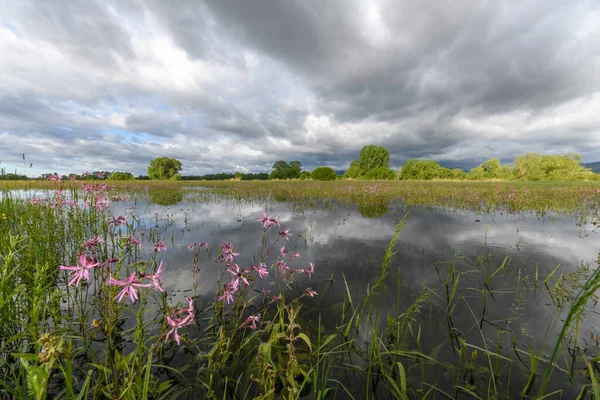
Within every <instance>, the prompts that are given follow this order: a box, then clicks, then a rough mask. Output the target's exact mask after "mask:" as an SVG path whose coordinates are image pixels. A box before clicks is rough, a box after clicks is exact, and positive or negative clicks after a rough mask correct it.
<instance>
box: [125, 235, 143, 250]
mask: <svg viewBox="0 0 600 400" xmlns="http://www.w3.org/2000/svg"><path fill="white" fill-rule="evenodd" d="M127 241H128V243H127V244H128V245H129V246H133V245H135V246H137V247H139V248H140V249H141V248H142V242H140V241H139V240H137V239H136V238H135V236H133V235H129V237H128V238H127Z"/></svg>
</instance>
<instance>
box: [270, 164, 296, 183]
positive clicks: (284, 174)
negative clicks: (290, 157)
mask: <svg viewBox="0 0 600 400" xmlns="http://www.w3.org/2000/svg"><path fill="white" fill-rule="evenodd" d="M301 172H302V163H301V162H300V161H292V162H290V163H289V164H288V163H287V162H286V161H284V160H278V161H275V163H274V164H273V172H271V174H270V175H269V179H295V178H299V177H300V173H301Z"/></svg>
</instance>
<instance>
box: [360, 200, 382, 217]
mask: <svg viewBox="0 0 600 400" xmlns="http://www.w3.org/2000/svg"><path fill="white" fill-rule="evenodd" d="M358 212H360V214H361V215H362V216H363V217H365V218H377V217H381V216H382V215H385V214H386V213H387V212H388V203H387V202H386V201H383V202H368V203H360V204H359V205H358Z"/></svg>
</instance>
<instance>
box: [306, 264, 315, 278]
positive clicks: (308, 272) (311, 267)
mask: <svg viewBox="0 0 600 400" xmlns="http://www.w3.org/2000/svg"><path fill="white" fill-rule="evenodd" d="M314 272H315V264H313V263H308V267H306V268H304V273H305V274H306V275H308V277H309V278H310V276H311V275H312V274H313V273H314Z"/></svg>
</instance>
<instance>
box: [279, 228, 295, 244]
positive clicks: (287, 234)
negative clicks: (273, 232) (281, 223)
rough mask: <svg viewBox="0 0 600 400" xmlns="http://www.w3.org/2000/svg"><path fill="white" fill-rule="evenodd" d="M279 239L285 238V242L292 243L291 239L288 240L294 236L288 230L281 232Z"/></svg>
mask: <svg viewBox="0 0 600 400" xmlns="http://www.w3.org/2000/svg"><path fill="white" fill-rule="evenodd" d="M278 236H279V238H280V239H281V238H284V239H285V240H287V241H288V242H289V241H290V239H288V237H289V236H292V234H291V233H290V230H289V229H286V230H285V231H283V232H279V234H278Z"/></svg>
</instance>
